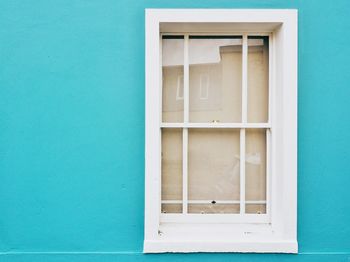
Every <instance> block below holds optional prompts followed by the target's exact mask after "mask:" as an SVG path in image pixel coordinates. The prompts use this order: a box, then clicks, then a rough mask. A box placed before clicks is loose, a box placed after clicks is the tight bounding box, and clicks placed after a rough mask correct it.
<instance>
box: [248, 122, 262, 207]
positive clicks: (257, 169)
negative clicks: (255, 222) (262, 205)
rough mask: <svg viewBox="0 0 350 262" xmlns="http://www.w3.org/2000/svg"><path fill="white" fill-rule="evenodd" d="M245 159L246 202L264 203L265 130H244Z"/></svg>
mask: <svg viewBox="0 0 350 262" xmlns="http://www.w3.org/2000/svg"><path fill="white" fill-rule="evenodd" d="M245 158H246V159H245V160H246V165H245V179H246V196H245V197H246V200H247V201H261V200H263V201H264V200H266V130H264V129H247V130H246V157H245ZM264 212H265V211H264ZM247 213H249V212H247ZM254 213H255V212H254Z"/></svg>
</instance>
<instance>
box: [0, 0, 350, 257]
mask: <svg viewBox="0 0 350 262" xmlns="http://www.w3.org/2000/svg"><path fill="white" fill-rule="evenodd" d="M145 8H297V9H298V10H299V96H298V99H299V105H298V106H299V113H298V117H299V120H298V124H299V128H298V132H299V139H298V146H299V154H298V161H299V165H298V187H299V188H298V201H299V202H298V240H299V251H300V254H298V255H276V254H272V255H261V254H185V255H184V254H165V255H143V254H142V244H143V219H144V215H143V209H144V196H143V195H144V164H145V163H144V127H145V119H144V106H145V103H144V98H145V94H144V82H145V81H144V77H145V75H144V55H145V54H144V36H145V35H144V9H145ZM349 57H350V2H349V1H348V0H335V1H321V0H303V1H301V0H299V1H289V0H263V1H261V0H255V1H251V0H248V1H242V0H241V1H238V0H218V1H214V0H201V1H195V0H178V1H171V0H163V1H159V0H133V1H131V0H56V1H54V0H36V1H28V0H22V1H20V0H2V1H0V252H1V253H0V261H29V262H30V261H78V262H79V261H97V262H98V261H134V260H135V261H164V260H167V261H179V260H180V259H181V260H183V261H195V260H201V261H350V201H349V200H350V154H349V148H350V103H349V100H350V65H349Z"/></svg>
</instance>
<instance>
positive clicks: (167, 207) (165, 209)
mask: <svg viewBox="0 0 350 262" xmlns="http://www.w3.org/2000/svg"><path fill="white" fill-rule="evenodd" d="M162 213H163V214H166V213H182V204H162Z"/></svg>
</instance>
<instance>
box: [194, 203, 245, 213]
mask: <svg viewBox="0 0 350 262" xmlns="http://www.w3.org/2000/svg"><path fill="white" fill-rule="evenodd" d="M188 212H189V213H193V214H238V213H239V204H189V205H188Z"/></svg>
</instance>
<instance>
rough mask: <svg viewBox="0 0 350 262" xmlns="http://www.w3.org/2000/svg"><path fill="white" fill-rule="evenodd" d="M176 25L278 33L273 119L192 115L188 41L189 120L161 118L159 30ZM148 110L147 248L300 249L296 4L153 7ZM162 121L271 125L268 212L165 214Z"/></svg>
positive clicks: (188, 29)
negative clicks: (215, 119)
mask: <svg viewBox="0 0 350 262" xmlns="http://www.w3.org/2000/svg"><path fill="white" fill-rule="evenodd" d="M160 29H161V30H160ZM164 30H165V31H164ZM170 32H172V33H174V32H175V33H179V34H187V36H186V35H185V42H186V41H188V34H189V33H198V34H201V33H204V34H209V33H214V34H215V35H217V34H219V33H222V34H228V33H229V34H238V35H243V34H245V35H258V34H260V35H266V34H271V37H270V43H272V45H270V76H269V79H270V87H269V90H270V94H269V98H270V107H269V110H270V114H269V117H270V119H269V123H249V124H248V123H246V122H245V121H243V123H230V124H227V123H188V112H189V110H188V109H189V108H188V107H189V104H188V103H189V101H188V98H189V97H188V95H189V86H188V83H189V71H188V70H189V68H188V67H189V66H188V65H189V61H188V44H187V47H186V44H185V53H186V54H185V55H184V123H161V112H162V105H161V97H162V96H161V95H162V93H161V79H162V75H161V54H160V50H161V43H160V42H161V41H160V38H159V36H160V33H170ZM186 37H187V40H186ZM271 46H273V50H272V51H271V48H272V47H271ZM186 48H187V49H186ZM243 53H244V52H243ZM186 59H187V61H186ZM243 60H244V59H243ZM243 71H244V70H243ZM145 118H146V138H145V140H146V144H145V149H146V152H145V158H146V159H145V242H144V252H146V253H158V252H283V253H296V252H297V240H296V239H297V238H296V237H297V236H296V232H297V230H296V226H297V221H296V218H297V202H296V201H297V193H296V192H297V190H296V189H297V11H296V10H277V9H276V10H247V9H236V10H234V9H215V10H212V9H198V10H195V9H174V10H171V9H149V10H146V116H145ZM243 120H244V119H243ZM162 127H170V128H176V127H178V128H184V130H186V131H184V134H185V132H188V129H187V128H203V127H208V128H240V129H241V130H244V131H241V132H245V129H246V128H258V127H261V128H269V129H270V130H271V131H270V132H268V137H267V140H269V141H271V146H270V145H268V146H267V155H268V156H271V157H270V160H269V161H270V162H271V163H270V164H269V163H267V171H268V172H267V175H268V177H267V180H268V182H267V184H268V186H269V185H270V186H271V189H270V190H268V191H267V192H268V193H267V202H268V203H267V209H268V214H260V215H256V214H205V215H202V214H161V212H160V206H161V194H160V184H161V175H160V170H161V164H160V162H161V161H160V152H161V151H160V150H161V143H160V142H161V132H160V131H161V128H162ZM186 146H187V143H186ZM183 150H185V148H183ZM186 151H187V148H186ZM243 157H245V155H244V154H243ZM241 158H242V155H241ZM186 161H187V160H186ZM186 165H187V162H186ZM184 166H185V165H184ZM186 179H187V178H186ZM184 186H186V185H184ZM184 200H185V199H184ZM186 201H187V198H186ZM186 206H187V204H186ZM270 212H271V213H270Z"/></svg>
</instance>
